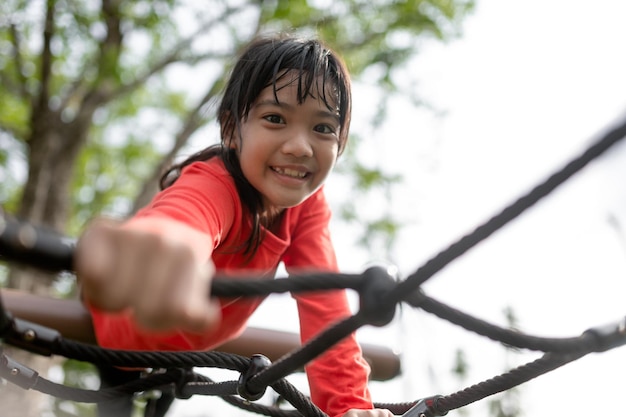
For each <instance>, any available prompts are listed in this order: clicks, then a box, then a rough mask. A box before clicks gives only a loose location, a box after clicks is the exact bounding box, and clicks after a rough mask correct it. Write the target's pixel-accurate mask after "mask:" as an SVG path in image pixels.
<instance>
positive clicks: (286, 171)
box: [274, 167, 306, 178]
mask: <svg viewBox="0 0 626 417" xmlns="http://www.w3.org/2000/svg"><path fill="white" fill-rule="evenodd" d="M274 171H276V172H278V173H279V174H282V175H286V176H288V177H293V178H304V177H305V176H306V172H302V171H296V170H295V169H289V168H278V167H274Z"/></svg>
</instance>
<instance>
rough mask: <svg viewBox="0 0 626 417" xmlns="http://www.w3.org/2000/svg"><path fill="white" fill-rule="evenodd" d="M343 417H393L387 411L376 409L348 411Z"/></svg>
mask: <svg viewBox="0 0 626 417" xmlns="http://www.w3.org/2000/svg"><path fill="white" fill-rule="evenodd" d="M343 417H394V415H393V413H392V412H391V411H389V410H385V409H382V408H376V409H373V410H357V409H354V408H353V409H352V410H348V412H347V413H345V414H344V415H343Z"/></svg>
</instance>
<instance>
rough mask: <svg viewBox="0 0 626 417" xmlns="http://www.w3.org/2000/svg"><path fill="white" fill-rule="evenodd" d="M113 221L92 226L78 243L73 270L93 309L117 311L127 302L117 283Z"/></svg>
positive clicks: (100, 222)
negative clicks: (94, 307)
mask: <svg viewBox="0 0 626 417" xmlns="http://www.w3.org/2000/svg"><path fill="white" fill-rule="evenodd" d="M114 224H115V223H114V222H113V221H112V220H98V221H97V222H94V223H93V224H92V225H91V226H90V227H89V229H88V231H87V232H86V233H84V234H83V235H82V236H81V238H80V239H79V241H78V244H77V247H76V252H75V259H74V267H75V269H76V275H77V277H78V280H79V283H80V284H81V290H82V292H83V296H84V297H85V298H86V299H87V300H88V301H89V302H90V303H92V304H93V305H94V306H96V307H98V308H102V309H104V310H111V311H118V310H122V309H123V308H125V307H126V306H127V299H126V297H125V296H124V295H123V289H121V288H120V282H118V280H117V277H118V276H119V275H118V271H117V269H118V262H116V256H117V253H116V244H115V239H114V234H113V233H112V230H113V229H112V228H113V227H114Z"/></svg>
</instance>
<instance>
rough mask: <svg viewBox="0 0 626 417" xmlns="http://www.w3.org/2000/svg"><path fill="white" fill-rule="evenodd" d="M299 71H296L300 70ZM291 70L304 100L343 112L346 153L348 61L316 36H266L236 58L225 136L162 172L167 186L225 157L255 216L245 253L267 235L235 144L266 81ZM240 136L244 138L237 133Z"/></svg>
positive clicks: (221, 114)
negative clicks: (193, 167) (190, 168)
mask: <svg viewBox="0 0 626 417" xmlns="http://www.w3.org/2000/svg"><path fill="white" fill-rule="evenodd" d="M294 71H295V74H294ZM287 72H289V76H290V77H291V76H292V75H295V81H294V82H296V83H298V84H297V85H298V97H297V99H298V103H303V102H304V101H305V100H306V99H307V97H315V98H319V99H320V100H321V101H322V102H323V103H324V104H325V105H326V106H327V107H328V109H329V110H331V111H333V112H338V114H339V128H340V130H339V150H338V153H339V154H341V153H342V152H343V150H344V149H345V146H346V143H347V141H348V131H349V128H350V117H351V113H352V96H351V86H350V76H349V73H348V70H347V68H346V66H345V64H344V62H343V61H342V59H341V58H340V57H339V56H337V55H336V54H335V53H334V52H333V51H331V50H330V49H329V48H328V47H326V46H325V45H324V44H323V43H322V42H320V41H319V40H316V39H304V38H299V37H294V36H286V35H278V36H274V37H260V38H257V39H255V40H254V41H252V42H251V43H250V44H248V46H247V47H246V48H245V49H244V50H243V52H242V53H241V55H240V56H239V59H238V61H237V62H236V64H235V66H234V68H233V70H232V73H231V76H230V80H229V81H228V83H227V85H226V88H225V90H224V94H223V98H222V102H221V104H220V106H219V108H218V112H217V119H218V121H219V123H220V133H221V135H220V136H221V142H220V143H219V144H216V145H212V146H210V147H208V148H205V149H203V150H201V151H199V152H197V153H195V154H194V155H192V156H190V157H189V158H188V159H186V160H184V161H183V162H181V163H179V164H176V165H174V166H172V167H171V168H170V169H169V170H168V171H166V172H165V174H164V175H163V176H162V177H161V188H166V187H167V186H169V185H171V184H173V183H174V182H175V181H176V179H177V178H178V175H180V172H181V170H182V169H183V168H184V167H185V166H187V165H189V164H191V163H192V162H196V161H206V160H208V159H210V158H213V157H219V158H221V159H222V160H223V161H224V165H225V167H226V169H227V170H228V172H229V173H230V174H231V175H232V177H233V179H234V181H235V185H236V187H237V191H238V193H239V197H240V199H241V202H242V204H243V206H244V207H245V208H246V209H247V211H248V212H249V214H250V216H251V218H252V232H251V234H250V236H249V237H248V238H247V240H246V242H245V244H244V245H245V246H244V247H245V250H244V253H245V254H247V255H249V256H254V253H255V252H256V250H257V249H258V247H259V245H260V244H261V241H262V239H263V234H262V233H261V217H260V215H261V212H262V210H263V200H262V196H261V194H260V193H259V192H258V191H257V190H256V189H255V188H254V187H253V186H252V185H251V184H250V183H249V182H248V180H247V179H246V178H245V176H244V175H243V172H242V170H241V166H240V165H239V159H238V157H237V153H236V150H235V149H232V148H231V147H230V146H229V145H230V141H231V140H236V139H235V138H236V133H237V132H240V127H241V122H242V121H243V120H245V119H246V118H247V117H248V114H249V112H250V109H251V108H252V106H253V105H254V102H255V101H256V99H257V98H258V97H259V95H260V93H261V91H263V90H264V89H265V88H266V87H269V86H273V88H274V94H276V92H277V89H278V88H277V83H278V81H280V80H281V78H282V77H284V76H285V75H286V73H287ZM237 139H238V140H240V139H241V138H240V137H239V136H237Z"/></svg>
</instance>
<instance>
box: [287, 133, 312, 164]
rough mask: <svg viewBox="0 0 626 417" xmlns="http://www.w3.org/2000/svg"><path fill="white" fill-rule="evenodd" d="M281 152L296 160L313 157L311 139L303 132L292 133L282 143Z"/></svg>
mask: <svg viewBox="0 0 626 417" xmlns="http://www.w3.org/2000/svg"><path fill="white" fill-rule="evenodd" d="M282 151H283V153H285V154H288V155H293V156H295V157H298V158H300V157H310V156H313V146H312V145H311V139H310V138H309V135H308V134H307V133H305V132H293V134H290V135H289V137H288V138H287V139H286V140H285V142H284V143H283V146H282Z"/></svg>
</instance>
